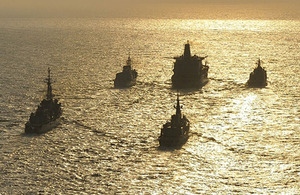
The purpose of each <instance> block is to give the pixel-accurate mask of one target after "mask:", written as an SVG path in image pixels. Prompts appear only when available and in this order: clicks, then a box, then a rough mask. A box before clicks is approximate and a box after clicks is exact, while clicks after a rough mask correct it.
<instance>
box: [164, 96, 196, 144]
mask: <svg viewBox="0 0 300 195" xmlns="http://www.w3.org/2000/svg"><path fill="white" fill-rule="evenodd" d="M174 108H176V114H175V115H172V117H171V121H167V122H166V123H165V124H164V125H163V128H162V129H161V133H160V136H159V138H158V140H159V144H160V146H163V147H181V146H182V145H183V144H185V142H186V141H187V140H188V138H189V130H190V121H189V120H188V119H187V118H186V117H185V115H182V114H181V108H182V106H180V103H179V95H178V94H177V105H176V106H174Z"/></svg>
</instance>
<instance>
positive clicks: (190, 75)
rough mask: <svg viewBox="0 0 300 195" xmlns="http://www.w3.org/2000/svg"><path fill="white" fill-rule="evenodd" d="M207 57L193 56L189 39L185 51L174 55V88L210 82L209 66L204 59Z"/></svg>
mask: <svg viewBox="0 0 300 195" xmlns="http://www.w3.org/2000/svg"><path fill="white" fill-rule="evenodd" d="M205 58H207V56H205V57H199V56H197V55H194V56H191V49H190V44H189V41H188V42H187V43H186V44H185V47H184V53H183V55H181V56H179V57H174V59H175V60H176V61H175V62H174V69H173V72H174V74H173V76H172V86H173V88H177V89H178V88H199V87H202V86H204V85H205V84H206V83H207V82H208V78H207V74H208V69H209V66H208V65H207V64H206V63H205V64H203V63H202V61H203V60H204V59H205Z"/></svg>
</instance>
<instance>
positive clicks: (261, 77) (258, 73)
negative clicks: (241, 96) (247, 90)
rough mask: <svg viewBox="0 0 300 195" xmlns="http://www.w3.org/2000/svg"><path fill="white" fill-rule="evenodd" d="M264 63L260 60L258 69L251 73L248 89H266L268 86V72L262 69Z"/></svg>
mask: <svg viewBox="0 0 300 195" xmlns="http://www.w3.org/2000/svg"><path fill="white" fill-rule="evenodd" d="M261 63H262V61H261V60H260V59H258V62H257V63H256V64H257V67H256V68H255V69H254V70H253V72H251V73H250V76H249V80H248V81H247V86H248V87H258V88H261V87H265V86H267V72H266V71H265V69H263V67H261Z"/></svg>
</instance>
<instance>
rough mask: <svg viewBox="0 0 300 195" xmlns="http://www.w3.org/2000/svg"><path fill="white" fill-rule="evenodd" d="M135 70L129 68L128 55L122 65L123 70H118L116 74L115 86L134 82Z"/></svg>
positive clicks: (133, 83) (126, 85) (118, 86)
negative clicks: (124, 63) (124, 64)
mask: <svg viewBox="0 0 300 195" xmlns="http://www.w3.org/2000/svg"><path fill="white" fill-rule="evenodd" d="M136 77H137V72H136V70H132V69H131V58H130V56H128V59H127V61H126V66H123V72H119V73H117V75H116V79H115V81H114V86H115V88H125V87H131V86H133V85H135V83H136Z"/></svg>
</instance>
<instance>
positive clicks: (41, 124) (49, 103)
mask: <svg viewBox="0 0 300 195" xmlns="http://www.w3.org/2000/svg"><path fill="white" fill-rule="evenodd" d="M46 83H47V86H48V88H47V94H46V98H44V99H43V100H42V101H41V103H40V105H39V106H38V108H37V110H36V112H35V113H31V115H30V118H29V120H28V122H27V123H26V124H25V133H27V134H31V133H36V134H41V133H45V132H47V131H50V130H51V129H53V128H54V127H56V126H57V125H58V124H59V122H60V120H59V119H60V116H61V115H62V109H61V103H58V100H57V99H54V95H53V93H52V86H51V74H50V68H48V78H47V79H46Z"/></svg>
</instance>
